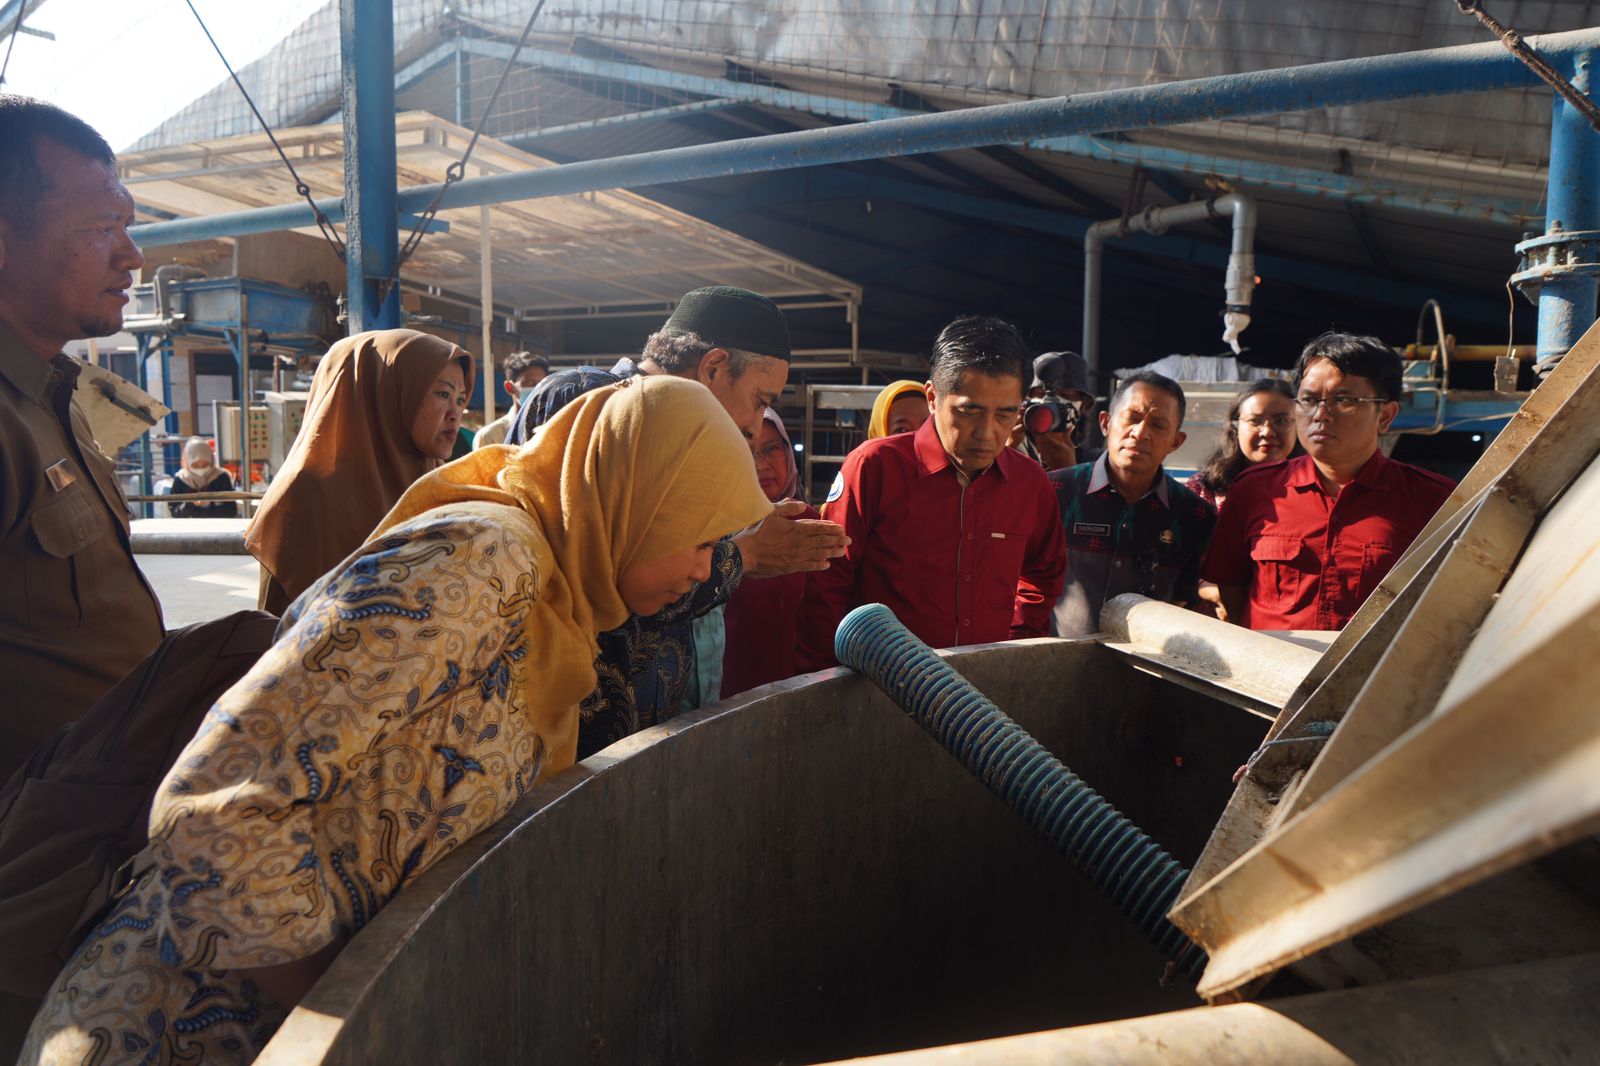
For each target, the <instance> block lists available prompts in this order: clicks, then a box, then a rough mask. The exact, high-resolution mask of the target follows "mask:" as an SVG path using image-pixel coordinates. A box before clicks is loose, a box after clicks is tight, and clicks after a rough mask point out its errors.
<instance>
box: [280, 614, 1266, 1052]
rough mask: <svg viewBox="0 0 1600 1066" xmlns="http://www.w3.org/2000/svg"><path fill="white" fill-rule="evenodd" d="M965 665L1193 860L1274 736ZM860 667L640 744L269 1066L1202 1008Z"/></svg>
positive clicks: (369, 935)
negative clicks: (1235, 785) (1236, 784)
mask: <svg viewBox="0 0 1600 1066" xmlns="http://www.w3.org/2000/svg"><path fill="white" fill-rule="evenodd" d="M950 659H951V661H952V663H953V664H954V665H955V666H956V667H957V668H958V669H959V670H960V671H961V672H962V673H964V674H965V675H966V676H967V677H969V678H970V679H971V680H972V681H973V682H974V683H976V684H977V685H978V686H979V687H980V688H981V689H982V690H983V691H984V692H986V693H987V694H988V695H989V696H991V697H992V698H993V699H994V700H995V701H996V702H997V703H998V704H999V705H1000V706H1001V707H1002V708H1004V709H1005V710H1006V711H1007V712H1009V713H1010V714H1011V715H1013V716H1014V717H1015V718H1016V719H1017V720H1018V721H1019V722H1020V723H1022V724H1023V725H1024V726H1025V727H1026V728H1028V729H1029V730H1030V731H1032V732H1033V733H1034V735H1035V736H1037V737H1038V738H1039V739H1040V740H1041V741H1042V742H1043V743H1044V744H1046V745H1047V746H1048V747H1049V748H1050V749H1051V750H1052V751H1054V752H1055V753H1056V754H1057V755H1058V756H1060V757H1061V758H1062V759H1063V760H1064V761H1065V762H1067V763H1068V764H1069V765H1070V766H1072V767H1073V769H1074V770H1075V771H1077V772H1078V773H1079V774H1080V775H1081V776H1082V777H1083V778H1084V779H1085V780H1086V781H1088V782H1089V783H1091V784H1092V785H1093V786H1094V787H1096V788H1097V789H1099V790H1100V791H1101V793H1102V794H1103V795H1105V796H1106V797H1107V798H1108V799H1110V800H1111V801H1112V802H1113V803H1115V804H1117V805H1118V806H1120V807H1121V809H1122V810H1123V811H1124V812H1125V813H1126V814H1127V815H1128V816H1129V817H1131V818H1132V819H1133V820H1134V821H1135V822H1136V823H1137V824H1139V825H1140V826H1142V827H1143V828H1144V829H1145V830H1146V831H1147V832H1149V833H1150V834H1151V835H1152V836H1153V837H1154V838H1155V839H1156V840H1157V841H1158V842H1160V843H1161V844H1162V845H1164V846H1165V847H1166V848H1167V849H1168V850H1169V851H1171V852H1172V853H1173V854H1174V855H1176V856H1177V857H1178V858H1179V859H1180V860H1182V861H1184V862H1193V861H1194V859H1195V858H1196V857H1197V856H1198V854H1199V853H1200V849H1201V848H1202V846H1203V845H1204V843H1205V841H1206V839H1207V836H1208V834H1209V833H1210V831H1211V828H1212V826H1213V825H1214V823H1215V822H1216V820H1217V817H1218V815H1219V814H1220V812H1221V811H1222V809H1223V806H1224V805H1225V803H1226V802H1227V800H1228V797H1229V796H1230V794H1231V793H1232V785H1231V783H1230V778H1231V776H1232V773H1233V771H1234V769H1235V768H1236V767H1238V766H1239V765H1241V764H1242V763H1243V762H1244V761H1245V759H1246V758H1247V757H1248V756H1249V755H1250V753H1251V752H1252V751H1253V750H1254V749H1255V747H1256V745H1257V744H1258V742H1259V741H1260V739H1261V737H1262V734H1263V733H1264V731H1265V728H1266V726H1267V724H1268V723H1267V722H1266V720H1264V719H1263V718H1261V717H1258V716H1256V715H1254V714H1251V713H1249V712H1246V711H1243V710H1240V709H1239V708H1237V707H1234V706H1229V705H1227V704H1225V703H1222V702H1219V701H1217V700H1214V699H1211V698H1209V697H1207V696H1205V695H1201V694H1200V693H1198V692H1195V691H1191V690H1189V689H1187V688H1184V687H1182V686H1179V685H1175V684H1172V683H1170V682H1168V681H1164V680H1160V679H1158V678H1156V677H1153V676H1151V675H1149V674H1147V673H1144V672H1141V671H1140V670H1138V669H1135V668H1134V667H1133V666H1132V665H1130V662H1131V660H1129V659H1127V658H1125V657H1123V656H1121V655H1119V654H1117V653H1116V652H1113V651H1111V650H1110V649H1108V648H1106V647H1103V646H1101V645H1099V644H1097V643H1094V642H1092V641H1080V642H1062V641H1026V642H1020V643H1016V644H1007V645H994V646H989V647H980V648H972V649H964V650H961V651H958V652H954V653H951V654H950ZM1163 970H1164V960H1163V958H1162V957H1161V956H1160V955H1159V954H1158V953H1157V952H1156V950H1155V949H1154V948H1152V947H1150V946H1149V945H1148V944H1147V943H1146V942H1145V941H1144V940H1143V939H1141V937H1140V935H1139V934H1138V932H1137V931H1136V930H1135V929H1134V927H1133V926H1132V925H1131V924H1130V923H1129V922H1128V921H1127V920H1125V919H1124V918H1123V917H1122V916H1121V915H1120V914H1119V913H1118V912H1117V911H1116V910H1115V909H1114V908H1113V907H1112V906H1111V905H1110V904H1109V903H1107V902H1106V901H1105V900H1104V899H1103V898H1102V897H1101V896H1100V895H1099V894H1098V893H1097V892H1096V890H1095V889H1094V888H1093V887H1092V886H1091V885H1090V883H1089V882H1088V880H1087V878H1085V877H1083V876H1082V875H1080V874H1078V873H1076V872H1075V871H1074V870H1073V869H1072V868H1071V867H1070V866H1069V865H1068V863H1067V862H1066V861H1065V860H1064V859H1063V858H1062V857H1061V856H1060V855H1059V854H1057V853H1056V852H1055V851H1053V850H1052V849H1051V848H1050V846H1049V845H1048V844H1046V843H1045V842H1044V841H1043V840H1042V839H1041V838H1039V837H1038V836H1036V835H1035V834H1034V833H1033V831H1032V830H1030V829H1028V828H1027V827H1026V826H1025V825H1024V824H1023V823H1022V821H1021V820H1020V819H1019V818H1018V817H1017V816H1016V815H1015V814H1014V813H1013V812H1012V811H1011V810H1009V809H1008V808H1006V807H1005V806H1004V805H1003V804H1002V803H1001V802H1000V801H999V800H998V799H996V798H995V797H993V796H992V795H990V794H989V793H988V792H987V791H986V790H985V788H984V787H983V785H982V784H980V783H979V782H978V781H977V780H975V779H974V778H973V777H971V776H970V775H969V774H968V773H967V771H966V770H964V769H963V768H962V767H961V766H960V765H959V764H958V763H957V762H956V761H955V760H954V759H952V758H951V757H950V756H949V755H948V754H946V753H945V751H944V750H943V749H942V748H941V747H940V746H939V745H938V743H937V742H936V741H934V740H933V739H932V738H931V737H929V736H928V735H926V734H925V733H924V732H923V731H922V730H921V729H920V728H919V727H918V726H917V725H916V724H915V723H913V722H912V721H911V720H910V719H909V718H908V717H907V716H906V715H905V714H904V712H902V711H901V710H900V709H899V708H897V707H896V706H895V705H894V704H893V703H891V702H890V701H889V700H888V699H887V698H886V697H885V696H883V695H882V694H881V693H880V692H879V691H878V690H877V689H876V688H874V687H872V686H871V685H870V684H869V683H868V682H866V681H865V680H863V679H862V678H860V677H858V676H856V675H854V674H852V673H849V672H847V671H842V670H841V671H834V672H832V673H830V674H822V675H815V677H814V678H812V679H799V680H796V681H792V682H785V683H781V684H779V685H775V686H770V687H768V688H766V689H761V690H757V691H756V692H755V693H752V694H749V695H747V696H744V697H741V698H738V699H735V700H732V701H729V702H727V703H724V704H721V705H718V706H715V707H712V708H709V709H707V710H705V711H703V712H699V713H697V714H693V715H689V716H686V717H683V718H680V719H677V720H675V721H673V722H672V723H671V724H670V725H667V726H662V727H658V728H656V729H652V730H649V731H647V732H645V733H641V734H639V735H637V736H635V737H632V738H629V739H628V740H626V741H623V742H622V743H620V744H618V745H615V746H614V747H612V748H610V749H608V750H607V751H605V752H603V753H601V754H600V755H597V756H595V757H593V758H591V759H589V760H587V761H586V762H584V763H582V764H580V765H579V766H578V767H575V768H574V769H572V770H570V771H567V772H565V773H563V774H560V775H557V777H556V778H555V779H553V780H552V781H551V782H550V783H549V784H548V785H546V786H545V787H543V788H541V789H540V790H538V791H537V792H535V793H533V794H531V795H530V796H529V797H528V798H527V799H526V801H525V802H523V803H522V804H521V805H520V806H519V807H518V808H516V809H515V811H514V812H513V813H512V815H510V816H508V817H507V818H505V819H504V820H503V821H502V822H501V823H500V824H499V825H498V826H496V827H495V828H494V829H493V830H491V831H489V832H487V833H485V834H483V835H482V836H481V837H479V838H478V839H476V840H474V841H472V842H471V844H469V845H468V846H467V847H465V848H463V849H462V850H461V851H459V852H457V853H456V854H455V855H453V856H451V857H450V858H449V859H447V860H446V861H444V862H443V863H441V864H440V865H439V867H437V868H435V869H434V870H432V871H430V872H429V873H428V874H427V875H425V876H424V877H423V878H421V879H419V880H418V882H417V883H416V884H415V885H414V886H413V887H411V888H409V889H408V890H407V891H406V892H405V893H404V894H403V895H401V896H400V897H399V898H398V899H397V900H395V902H394V903H392V904H391V905H390V906H389V907H388V908H387V909H386V910H385V911H384V912H383V913H382V914H381V915H380V916H379V917H378V919H377V920H376V921H375V922H374V923H373V924H372V925H371V926H370V927H368V928H367V929H366V930H364V931H363V932H362V934H361V935H360V936H359V937H357V938H356V939H355V941H353V942H352V944H351V945H350V947H349V948H348V949H346V951H345V952H344V953H343V954H342V955H341V956H340V957H339V959H338V960H337V962H336V963H335V964H334V967H333V969H332V970H331V971H330V972H329V973H328V974H327V975H326V976H325V977H324V979H323V980H322V981H321V982H320V983H319V985H318V986H317V987H316V989H315V990H314V991H313V992H312V993H311V995H310V996H309V997H308V998H307V1000H306V1001H305V1003H304V1004H303V1005H302V1007H301V1009H299V1010H298V1011H296V1012H295V1013H294V1015H293V1016H292V1017H291V1018H290V1020H289V1022H288V1023H287V1024H286V1025H285V1026H284V1028H283V1029H282V1030H281V1031H280V1032H279V1034H278V1036H277V1037H276V1039H275V1040H274V1041H273V1043H272V1045H271V1046H270V1048H269V1049H268V1051H267V1052H266V1053H265V1055H264V1056H263V1058H262V1059H261V1060H260V1061H261V1062H263V1063H288V1062H294V1063H304V1062H317V1061H321V1062H326V1063H357V1062H405V1061H417V1059H418V1056H419V1050H418V1049H421V1048H426V1049H427V1054H426V1057H427V1060H428V1061H429V1062H434V1063H463V1064H465V1063H472V1064H479V1063H491V1062H531V1061H540V1062H562V1063H568V1062H590V1063H641V1062H691V1061H697V1062H706V1061H737V1062H766V1063H780V1062H787V1063H797V1062H808V1061H821V1060H827V1059H832V1058H837V1057H841V1056H847V1055H860V1054H868V1053H876V1052H884V1051H891V1050H897V1049H906V1048H916V1047H925V1046H928V1045H934V1044H943V1043H948V1042H952V1041H962V1040H973V1039H979V1038H983V1037H991V1036H999V1035H1004V1034H1009V1033H1023V1032H1030V1031H1033V1030H1037V1029H1048V1028H1054V1027H1058V1026H1065V1025H1075V1024H1081V1023H1085V1022H1094V1021H1103V1020H1106V1019H1112V1018H1122V1017H1127V1016H1130V1015H1137V1014H1146V1013H1150V1012H1154V1011H1169V1010H1174V1009H1178V1008H1182V1007H1186V1006H1194V1005H1197V1004H1198V1003H1199V1001H1198V999H1197V998H1196V997H1195V994H1194V990H1193V986H1192V984H1187V985H1186V984H1185V983H1181V982H1180V983H1175V984H1172V985H1169V986H1166V987H1163V985H1162V984H1161V978H1162V975H1163Z"/></svg>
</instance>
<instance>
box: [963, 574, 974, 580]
mask: <svg viewBox="0 0 1600 1066" xmlns="http://www.w3.org/2000/svg"><path fill="white" fill-rule="evenodd" d="M961 580H962V581H971V580H972V575H971V574H963V575H961Z"/></svg>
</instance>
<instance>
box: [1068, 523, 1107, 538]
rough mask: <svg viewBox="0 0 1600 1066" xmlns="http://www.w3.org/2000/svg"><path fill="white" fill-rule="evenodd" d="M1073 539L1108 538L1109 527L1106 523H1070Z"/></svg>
mask: <svg viewBox="0 0 1600 1066" xmlns="http://www.w3.org/2000/svg"><path fill="white" fill-rule="evenodd" d="M1072 535H1073V536H1074V537H1109V536H1111V526H1110V524H1109V523H1107V522H1074V523H1072Z"/></svg>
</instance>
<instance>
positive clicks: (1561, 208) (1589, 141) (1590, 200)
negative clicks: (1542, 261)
mask: <svg viewBox="0 0 1600 1066" xmlns="http://www.w3.org/2000/svg"><path fill="white" fill-rule="evenodd" d="M1594 55H1595V53H1594V52H1593V51H1588V50H1585V51H1582V52H1579V53H1578V54H1576V55H1574V56H1573V57H1572V59H1571V66H1570V67H1569V68H1568V71H1567V73H1568V76H1569V77H1570V78H1571V79H1572V84H1573V85H1574V87H1576V88H1577V90H1578V91H1579V92H1581V93H1585V94H1587V93H1588V92H1589V86H1590V77H1591V67H1592V65H1593V63H1594ZM1597 183H1600V133H1596V132H1595V130H1594V129H1593V128H1592V127H1591V126H1590V125H1589V122H1588V120H1587V119H1585V118H1584V117H1583V115H1582V114H1581V113H1579V112H1578V111H1577V110H1576V109H1575V108H1573V107H1572V105H1571V104H1568V103H1567V102H1566V101H1565V100H1563V99H1562V98H1561V97H1560V96H1559V95H1557V96H1556V97H1555V110H1554V113H1553V114H1552V116H1551V123H1550V176H1549V193H1548V200H1547V203H1548V206H1547V208H1546V210H1545V224H1544V230H1545V235H1546V236H1547V237H1548V236H1552V235H1554V234H1556V233H1557V232H1558V231H1561V232H1566V233H1577V232H1588V233H1591V234H1592V233H1593V232H1594V231H1596V230H1600V188H1597V187H1596V186H1597ZM1597 283H1600V279H1597V278H1596V277H1595V275H1594V274H1592V273H1588V272H1578V271H1571V272H1568V273H1561V274H1557V275H1555V276H1553V277H1551V278H1549V279H1547V280H1546V281H1544V283H1543V284H1541V285H1540V287H1539V340H1538V345H1537V347H1536V348H1535V349H1534V358H1535V361H1536V362H1537V363H1538V364H1540V365H1541V366H1548V365H1549V363H1550V361H1551V360H1556V359H1560V358H1561V357H1562V356H1563V355H1565V354H1566V353H1567V351H1568V349H1570V348H1571V347H1572V346H1573V345H1574V344H1576V343H1577V341H1578V338H1579V337H1581V336H1583V334H1584V331H1585V330H1587V329H1588V328H1589V327H1590V326H1591V325H1593V324H1594V320H1595V297H1596V292H1597V288H1600V284H1597Z"/></svg>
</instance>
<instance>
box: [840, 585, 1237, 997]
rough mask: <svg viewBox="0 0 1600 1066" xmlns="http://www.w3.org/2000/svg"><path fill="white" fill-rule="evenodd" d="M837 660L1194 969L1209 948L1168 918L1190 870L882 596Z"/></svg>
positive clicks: (860, 611)
mask: <svg viewBox="0 0 1600 1066" xmlns="http://www.w3.org/2000/svg"><path fill="white" fill-rule="evenodd" d="M833 644H834V653H835V654H836V655H837V656H838V657H839V661H840V662H841V663H843V664H844V665H846V666H848V667H850V668H851V669H853V670H857V671H859V672H860V673H862V674H864V675H865V676H866V677H867V678H869V679H870V680H871V681H873V682H874V683H875V684H876V685H877V686H878V687H879V688H881V689H883V691H884V693H885V694H886V695H888V697H889V698H890V699H892V700H894V701H895V702H896V703H897V704H899V705H900V708H901V710H903V711H905V712H906V713H908V714H910V715H911V717H912V718H915V719H916V720H917V724H919V725H921V726H922V728H924V729H926V730H927V731H928V732H929V733H932V734H933V735H934V737H936V738H937V739H938V741H939V742H940V743H941V744H943V745H944V746H945V748H946V749H948V750H949V752H950V754H952V755H954V756H955V757H956V758H957V759H960V760H961V763H962V765H964V766H965V767H966V768H967V769H968V770H970V771H972V773H973V774H974V775H975V776H976V777H977V778H978V779H979V780H980V781H982V782H983V783H984V785H985V786H987V787H988V789H989V791H991V792H993V793H994V794H995V795H997V796H999V797H1000V798H1001V799H1003V800H1005V801H1006V803H1007V804H1008V805H1010V807H1011V809H1012V810H1014V811H1016V812H1017V813H1018V814H1020V815H1022V817H1023V819H1024V820H1025V821H1026V822H1027V823H1028V824H1029V825H1031V826H1033V828H1035V829H1037V830H1038V831H1039V832H1040V833H1041V834H1043V835H1044V837H1045V838H1046V839H1048V840H1049V841H1050V842H1051V843H1052V844H1054V845H1055V846H1056V847H1057V848H1059V849H1060V850H1061V851H1062V853H1063V854H1065V855H1066V856H1067V858H1068V859H1069V860H1071V862H1072V864H1073V865H1074V866H1076V867H1077V868H1078V869H1079V870H1081V871H1083V872H1084V873H1085V874H1087V875H1088V876H1089V878H1090V879H1091V880H1092V881H1094V883H1095V885H1096V886H1097V887H1098V888H1099V889H1100V890H1101V891H1103V892H1105V893H1106V895H1108V896H1110V897H1111V900H1112V902H1113V903H1115V904H1116V905H1117V908H1118V909H1119V910H1121V911H1122V913H1123V914H1125V915H1127V916H1128V918H1129V919H1131V920H1132V921H1133V922H1134V924H1135V925H1137V926H1138V927H1139V931H1140V932H1142V933H1144V935H1145V936H1146V937H1148V938H1149V939H1150V941H1151V942H1152V943H1154V944H1155V946H1156V948H1157V950H1159V951H1160V952H1161V953H1162V954H1163V955H1165V956H1166V957H1167V958H1169V959H1171V960H1172V961H1173V962H1174V963H1176V964H1177V965H1178V967H1179V968H1181V969H1183V970H1184V971H1186V972H1187V973H1189V974H1190V975H1191V976H1193V977H1196V978H1198V977H1199V976H1200V973H1201V971H1202V970H1204V969H1205V965H1206V954H1205V952H1204V951H1202V950H1200V948H1198V947H1196V946H1195V945H1194V944H1193V943H1191V942H1190V940H1189V938H1188V937H1186V936H1185V935H1184V934H1183V933H1182V931H1180V930H1179V929H1178V928H1177V926H1175V925H1173V924H1172V923H1171V922H1169V921H1167V918H1166V915H1167V911H1169V910H1170V909H1171V908H1172V904H1173V902H1174V901H1176V899H1177V898H1178V892H1179V891H1180V890H1181V889H1182V888H1183V883H1184V881H1186V880H1188V877H1189V871H1188V870H1186V869H1184V868H1183V866H1182V865H1181V864H1179V862H1178V861H1177V860H1176V859H1174V858H1173V857H1172V856H1170V855H1168V854H1167V853H1166V852H1165V851H1163V850H1162V849H1161V847H1160V845H1158V844H1157V843H1156V842H1155V841H1153V840H1151V839H1150V838H1149V837H1148V836H1146V835H1145V834H1144V832H1143V831H1141V830H1140V829H1139V827H1138V826H1136V825H1134V824H1133V823H1132V822H1130V821H1128V819H1127V818H1126V817H1125V816H1124V815H1123V814H1122V812H1120V811H1118V810H1117V809H1116V808H1115V807H1113V806H1112V805H1111V804H1109V803H1107V802H1106V801H1105V799H1104V798H1103V797H1101V795H1100V794H1099V793H1098V792H1096V791H1095V790H1094V789H1092V788H1090V787H1089V786H1088V785H1086V784H1084V783H1083V780H1082V779H1081V778H1079V777H1078V775H1076V774H1074V773H1073V772H1072V771H1071V770H1069V769H1067V768H1066V766H1064V765H1063V764H1062V762H1061V760H1060V759H1057V758H1056V757H1055V756H1054V755H1051V754H1050V752H1049V751H1047V750H1046V749H1045V747H1044V745H1042V744H1040V743H1039V742H1038V741H1037V740H1035V739H1033V737H1031V736H1030V735H1028V733H1027V731H1025V730H1024V729H1023V728H1022V727H1021V726H1019V725H1018V724H1017V723H1016V722H1014V721H1012V720H1011V719H1010V718H1009V717H1007V716H1006V715H1005V714H1004V713H1003V712H1001V710H1000V709H999V708H998V707H996V706H995V705H994V704H993V703H991V702H989V700H988V699H986V698H985V697H984V695H983V693H981V692H979V691H978V690H977V689H975V688H973V687H972V685H971V683H970V682H968V681H967V679H966V678H964V677H962V676H961V675H960V674H958V673H956V672H955V670H954V669H952V668H951V666H950V665H949V664H948V663H946V662H945V661H944V660H943V659H941V658H939V656H937V655H936V654H934V652H933V649H932V648H930V647H928V646H927V645H926V644H924V643H923V642H922V641H920V640H918V639H917V638H916V637H915V636H914V635H912V633H911V631H910V630H909V629H907V628H906V627H905V626H903V625H901V624H900V621H899V619H897V618H895V616H894V612H893V611H891V610H889V608H887V607H885V606H884V605H883V604H881V603H869V604H867V605H865V606H863V607H857V608H856V609H855V610H853V611H851V612H850V613H849V614H847V615H845V617H844V621H842V622H840V623H839V628H838V630H837V631H836V632H835V634H834V638H833Z"/></svg>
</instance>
